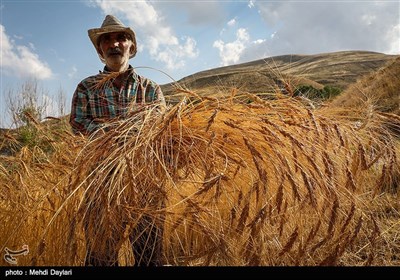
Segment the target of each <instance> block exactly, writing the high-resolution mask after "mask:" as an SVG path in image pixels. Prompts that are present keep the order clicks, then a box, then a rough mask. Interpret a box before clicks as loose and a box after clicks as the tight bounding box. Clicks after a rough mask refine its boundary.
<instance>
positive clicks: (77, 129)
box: [69, 84, 99, 135]
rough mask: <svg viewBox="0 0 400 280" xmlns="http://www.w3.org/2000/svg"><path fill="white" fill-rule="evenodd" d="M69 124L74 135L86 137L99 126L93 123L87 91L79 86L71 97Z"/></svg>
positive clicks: (81, 85)
mask: <svg viewBox="0 0 400 280" xmlns="http://www.w3.org/2000/svg"><path fill="white" fill-rule="evenodd" d="M69 123H70V125H71V127H72V131H73V132H74V133H75V134H79V133H82V134H84V135H88V134H90V133H91V132H93V131H95V130H96V129H97V128H98V127H99V125H98V124H97V123H96V122H94V121H93V117H92V116H91V113H90V110H89V97H88V90H87V89H86V88H85V87H84V86H83V84H79V85H78V87H77V88H76V90H75V92H74V95H73V97H72V103H71V115H70V118H69Z"/></svg>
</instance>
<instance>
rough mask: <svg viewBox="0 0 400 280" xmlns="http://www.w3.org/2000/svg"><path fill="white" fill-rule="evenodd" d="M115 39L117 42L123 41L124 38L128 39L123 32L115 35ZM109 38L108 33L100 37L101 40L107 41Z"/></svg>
mask: <svg viewBox="0 0 400 280" xmlns="http://www.w3.org/2000/svg"><path fill="white" fill-rule="evenodd" d="M115 39H116V40H117V41H119V42H125V41H126V40H128V37H127V36H126V35H125V34H119V35H117V36H116V37H115ZM110 40H111V36H110V35H103V37H102V38H101V41H102V42H109V41H110Z"/></svg>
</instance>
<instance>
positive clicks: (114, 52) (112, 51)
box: [107, 47, 122, 56]
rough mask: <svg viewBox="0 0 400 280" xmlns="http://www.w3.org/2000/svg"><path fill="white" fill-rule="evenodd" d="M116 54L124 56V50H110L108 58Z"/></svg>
mask: <svg viewBox="0 0 400 280" xmlns="http://www.w3.org/2000/svg"><path fill="white" fill-rule="evenodd" d="M115 54H119V55H122V50H121V49H120V48H118V47H116V48H112V49H109V50H108V51H107V56H108V55H115Z"/></svg>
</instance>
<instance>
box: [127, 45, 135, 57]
mask: <svg viewBox="0 0 400 280" xmlns="http://www.w3.org/2000/svg"><path fill="white" fill-rule="evenodd" d="M129 52H130V54H131V55H132V54H134V53H135V52H136V46H135V44H132V46H131V47H130V49H129Z"/></svg>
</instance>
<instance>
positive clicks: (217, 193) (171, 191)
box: [72, 94, 398, 265]
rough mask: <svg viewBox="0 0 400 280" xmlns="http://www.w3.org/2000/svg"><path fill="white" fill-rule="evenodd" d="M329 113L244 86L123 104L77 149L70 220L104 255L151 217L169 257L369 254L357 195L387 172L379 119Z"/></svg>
mask: <svg viewBox="0 0 400 280" xmlns="http://www.w3.org/2000/svg"><path fill="white" fill-rule="evenodd" d="M334 115H337V116H339V115H341V116H342V117H341V119H340V120H335V119H332V118H331V117H332V116H330V115H329V114H327V112H326V110H313V109H310V108H309V107H308V105H307V104H304V103H303V102H301V100H298V99H294V98H286V97H283V98H269V99H268V98H267V99H261V98H259V97H258V96H255V95H249V94H243V95H242V94H241V95H230V96H222V97H221V96H219V97H218V98H216V97H213V96H209V97H203V98H201V97H194V98H184V99H183V100H182V101H181V102H180V103H179V104H177V105H175V106H174V107H172V108H171V109H170V110H168V111H167V112H166V113H165V114H160V113H159V112H158V111H157V110H156V107H151V106H149V107H147V108H144V110H142V111H140V112H135V113H132V114H131V115H130V116H129V117H128V118H126V119H124V120H119V121H115V122H113V123H110V124H109V125H108V127H107V130H108V132H107V133H106V134H97V135H95V136H94V137H93V138H91V139H90V141H89V142H88V144H87V145H86V146H85V147H84V148H83V149H82V151H81V153H80V154H79V155H78V157H77V161H76V163H77V165H78V166H79V167H80V174H78V175H76V178H75V179H74V182H73V183H72V185H73V186H72V189H75V190H77V189H83V192H84V194H83V198H82V199H81V202H80V206H79V212H78V214H77V215H76V218H77V219H76V223H77V224H78V223H81V222H82V223H83V224H84V227H85V229H86V232H87V235H88V236H90V237H91V238H90V241H89V242H88V244H87V246H88V247H89V248H91V250H94V251H96V252H97V255H100V256H101V255H103V256H104V258H106V257H107V254H108V252H110V250H111V251H114V252H117V251H119V252H120V255H121V251H122V253H124V252H125V254H128V255H130V256H131V255H132V254H131V252H129V249H126V248H130V246H126V244H129V243H135V240H139V236H140V235H141V234H146V230H147V231H148V230H149V228H153V227H155V228H163V232H164V233H163V251H162V252H163V257H164V261H165V262H166V263H168V264H171V265H324V264H330V265H332V264H338V263H340V260H341V258H344V256H345V255H346V254H349V251H350V252H351V249H352V248H354V247H356V248H362V249H360V250H359V251H362V253H363V254H364V255H365V258H363V259H362V261H363V262H365V263H371V262H372V259H373V254H372V252H373V251H374V246H375V244H376V242H375V240H376V239H377V236H378V235H379V228H378V227H377V225H376V221H375V219H374V218H373V217H370V216H367V215H365V213H364V211H363V209H364V208H365V205H366V200H367V199H366V198H365V197H368V198H372V197H373V195H376V194H377V193H379V192H380V191H381V190H382V187H383V186H384V185H387V184H390V180H391V178H392V177H391V175H392V173H393V170H394V169H395V168H396V165H397V164H398V163H397V158H396V150H395V147H394V144H393V139H392V138H391V136H390V135H389V134H387V133H386V132H385V130H384V129H382V128H381V127H382V126H380V124H379V122H378V121H377V122H375V123H373V124H369V125H368V126H361V127H360V125H358V123H357V122H355V121H354V120H352V119H346V118H345V117H343V115H342V114H336V113H335V114H334ZM143 219H144V220H145V221H146V222H145V223H143ZM139 224H140V225H141V226H140V230H138V225H139ZM143 225H145V226H144V228H143ZM132 234H133V235H134V236H136V237H135V238H134V240H132V239H129V238H130V236H132ZM360 240H361V241H360ZM366 243H367V245H365V244H366ZM135 246H136V247H141V248H143V247H146V246H155V244H152V243H151V242H150V243H146V244H136V245H135V244H134V246H133V247H134V248H135ZM353 250H354V249H353ZM126 251H128V252H126ZM128 259H129V260H128V264H131V263H133V262H134V261H137V260H132V258H128Z"/></svg>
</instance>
